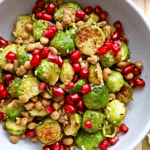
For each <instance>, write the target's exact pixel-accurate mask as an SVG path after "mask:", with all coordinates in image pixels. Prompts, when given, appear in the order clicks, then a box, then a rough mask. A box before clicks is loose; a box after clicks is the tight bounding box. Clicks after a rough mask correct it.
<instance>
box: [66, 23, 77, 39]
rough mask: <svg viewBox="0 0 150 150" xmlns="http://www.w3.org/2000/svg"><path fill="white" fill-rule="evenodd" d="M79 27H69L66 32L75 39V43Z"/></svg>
mask: <svg viewBox="0 0 150 150" xmlns="http://www.w3.org/2000/svg"><path fill="white" fill-rule="evenodd" d="M77 29H78V28H77V27H76V26H75V27H69V29H68V30H66V33H67V34H68V35H69V36H70V37H71V38H72V39H73V41H74V40H75V35H76V31H77Z"/></svg>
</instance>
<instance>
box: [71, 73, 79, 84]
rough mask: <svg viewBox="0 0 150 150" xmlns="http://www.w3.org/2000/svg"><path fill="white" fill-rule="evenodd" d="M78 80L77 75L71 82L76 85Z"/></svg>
mask: <svg viewBox="0 0 150 150" xmlns="http://www.w3.org/2000/svg"><path fill="white" fill-rule="evenodd" d="M78 80H79V77H78V75H74V77H73V79H72V82H74V83H76V82H78Z"/></svg>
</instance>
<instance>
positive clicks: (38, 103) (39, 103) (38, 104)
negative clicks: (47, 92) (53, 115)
mask: <svg viewBox="0 0 150 150" xmlns="http://www.w3.org/2000/svg"><path fill="white" fill-rule="evenodd" d="M35 108H36V109H42V103H41V102H40V101H37V102H36V103H35Z"/></svg>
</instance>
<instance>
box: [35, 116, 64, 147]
mask: <svg viewBox="0 0 150 150" xmlns="http://www.w3.org/2000/svg"><path fill="white" fill-rule="evenodd" d="M36 134H37V137H38V138H39V140H40V141H41V142H42V144H46V145H50V144H53V143H55V142H57V141H59V140H60V139H61V138H62V133H61V127H60V125H59V124H58V122H57V121H55V120H52V119H49V118H47V119H45V120H44V121H43V122H42V123H40V124H39V125H38V126H37V127H36Z"/></svg>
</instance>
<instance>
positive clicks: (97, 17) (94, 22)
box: [85, 13, 99, 26]
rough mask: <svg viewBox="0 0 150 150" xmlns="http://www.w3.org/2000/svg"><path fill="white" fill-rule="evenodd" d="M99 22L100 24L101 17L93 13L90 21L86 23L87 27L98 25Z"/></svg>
mask: <svg viewBox="0 0 150 150" xmlns="http://www.w3.org/2000/svg"><path fill="white" fill-rule="evenodd" d="M97 22H99V16H98V15H96V14H94V13H92V14H91V15H90V16H89V19H88V21H87V22H86V23H85V25H88V26H90V25H92V24H96V23H97Z"/></svg>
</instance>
